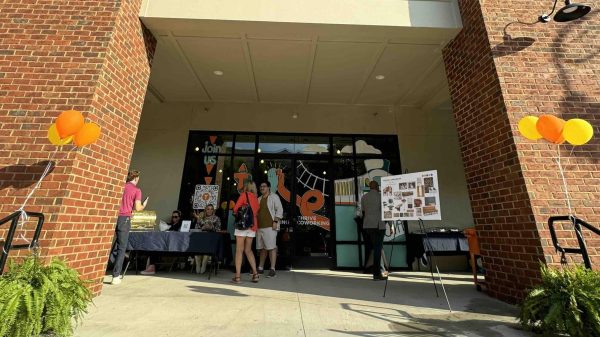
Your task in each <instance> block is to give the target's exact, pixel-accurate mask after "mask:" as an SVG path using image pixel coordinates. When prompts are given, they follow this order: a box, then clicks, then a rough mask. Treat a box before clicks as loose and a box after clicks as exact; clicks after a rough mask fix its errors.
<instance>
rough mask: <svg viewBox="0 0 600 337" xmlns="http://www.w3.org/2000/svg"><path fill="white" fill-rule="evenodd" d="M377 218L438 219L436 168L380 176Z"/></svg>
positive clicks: (440, 212)
mask: <svg viewBox="0 0 600 337" xmlns="http://www.w3.org/2000/svg"><path fill="white" fill-rule="evenodd" d="M381 218H382V219H383V220H385V221H392V220H419V219H422V220H442V211H441V209H440V190H439V185H438V177H437V170H433V171H424V172H416V173H408V174H400V175H395V176H388V177H382V178H381Z"/></svg>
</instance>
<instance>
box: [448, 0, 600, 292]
mask: <svg viewBox="0 0 600 337" xmlns="http://www.w3.org/2000/svg"><path fill="white" fill-rule="evenodd" d="M589 5H591V6H592V7H593V8H596V9H597V8H600V2H599V1H594V2H591V3H589ZM459 6H460V9H461V13H462V18H463V25H464V28H463V30H462V32H461V33H460V34H459V36H458V37H457V38H456V39H454V40H453V41H452V42H451V43H450V44H449V45H448V46H447V48H446V49H445V50H444V60H445V64H446V70H447V73H448V81H449V83H450V87H451V95H452V101H453V106H454V112H455V118H456V123H457V127H458V132H459V137H460V142H461V149H462V155H463V161H464V165H465V172H466V175H467V182H468V187H469V192H470V198H471V203H472V208H473V215H474V218H475V223H476V228H477V231H478V234H479V236H480V241H481V248H482V251H483V252H482V253H483V254H484V255H485V256H486V260H485V266H486V269H487V275H486V280H487V281H488V283H489V288H490V294H492V295H493V296H495V297H498V298H501V299H503V300H506V301H510V302H514V301H517V300H518V299H520V298H521V297H522V295H523V290H524V289H525V288H528V287H530V286H532V285H533V284H535V283H536V282H537V281H538V280H539V273H538V266H539V262H538V261H545V262H547V263H549V264H552V265H559V255H557V254H556V253H555V252H554V249H553V248H552V243H551V241H550V235H549V232H548V229H547V224H546V223H547V219H548V217H549V216H551V215H565V214H567V207H566V199H565V196H564V192H563V189H562V186H561V181H560V176H559V171H558V168H557V165H556V163H555V162H553V157H556V154H557V151H556V147H555V146H552V145H549V144H546V143H544V142H543V141H538V142H532V141H528V140H526V139H524V138H522V137H521V136H520V135H519V134H518V131H517V123H518V121H519V120H520V119H521V118H522V117H524V116H526V115H540V114H544V113H550V114H554V115H557V116H559V117H562V118H564V119H570V118H575V117H579V118H585V119H587V120H589V121H590V122H591V123H592V125H594V127H595V131H596V133H597V134H598V132H599V130H598V127H599V125H600V120H599V119H598V117H596V116H598V112H600V109H599V107H600V104H599V103H600V76H599V75H600V58H599V46H598V44H597V41H598V40H599V37H600V29H598V28H599V25H598V23H599V16H598V15H597V12H592V13H590V14H588V16H587V17H586V18H584V19H583V20H578V21H574V22H571V23H557V22H554V21H552V22H550V23H547V24H541V23H540V24H533V25H532V24H522V23H517V21H521V22H529V23H533V22H535V21H536V19H537V16H539V15H540V14H542V13H544V12H548V11H549V10H550V9H551V7H552V3H551V2H548V3H545V2H537V3H531V2H526V1H512V2H505V1H496V0H494V1H481V2H478V1H472V0H461V1H459ZM523 8H526V10H523ZM559 8H560V4H559ZM504 31H506V34H505V33H504ZM509 35H510V37H509ZM598 144H599V142H598V136H597V137H596V140H593V141H592V143H590V145H586V146H583V147H580V148H577V149H575V151H573V152H572V153H571V149H572V147H571V146H564V147H563V150H562V152H561V155H562V157H563V164H564V168H565V170H566V176H567V179H568V184H569V189H570V192H571V199H572V203H573V205H574V206H575V211H576V214H577V215H579V216H580V217H581V218H584V219H586V220H587V221H588V222H590V223H592V224H594V225H596V226H599V225H600V211H598V207H597V206H598V201H599V200H600V164H599V159H600V153H599V152H600V148H599V146H598ZM568 228H569V226H568V225H567V226H565V228H564V229H565V230H564V231H561V232H560V233H559V236H561V237H564V238H565V239H563V240H561V241H562V243H563V244H565V245H570V246H575V245H576V241H575V240H574V239H573V235H572V232H571V231H567V230H566V229H568ZM588 244H589V246H590V253H591V254H592V255H594V257H593V261H594V264H595V265H596V266H600V251H599V250H600V241H599V240H597V239H595V238H591V237H590V236H589V235H588ZM570 261H571V262H579V261H580V259H579V260H578V259H575V260H570Z"/></svg>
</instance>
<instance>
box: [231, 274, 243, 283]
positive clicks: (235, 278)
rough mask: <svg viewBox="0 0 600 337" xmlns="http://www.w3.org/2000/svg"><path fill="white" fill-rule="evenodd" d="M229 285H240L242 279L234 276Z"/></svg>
mask: <svg viewBox="0 0 600 337" xmlns="http://www.w3.org/2000/svg"><path fill="white" fill-rule="evenodd" d="M231 283H235V284H240V283H242V279H241V277H239V276H234V277H233V278H232V279H231Z"/></svg>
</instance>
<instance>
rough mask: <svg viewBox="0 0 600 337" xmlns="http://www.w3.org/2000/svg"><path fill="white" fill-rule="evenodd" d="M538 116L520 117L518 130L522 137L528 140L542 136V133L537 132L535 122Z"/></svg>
mask: <svg viewBox="0 0 600 337" xmlns="http://www.w3.org/2000/svg"><path fill="white" fill-rule="evenodd" d="M537 121H538V118H537V117H535V116H527V117H523V118H521V120H520V121H519V132H520V133H521V135H523V137H525V138H527V139H530V140H538V139H541V138H542V135H541V134H540V133H539V132H538V130H537V127H536V124H537Z"/></svg>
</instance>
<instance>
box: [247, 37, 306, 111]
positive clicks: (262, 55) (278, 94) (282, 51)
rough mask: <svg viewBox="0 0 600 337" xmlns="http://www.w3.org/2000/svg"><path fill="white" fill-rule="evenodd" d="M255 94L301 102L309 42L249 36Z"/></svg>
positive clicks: (269, 100)
mask: <svg viewBox="0 0 600 337" xmlns="http://www.w3.org/2000/svg"><path fill="white" fill-rule="evenodd" d="M248 45H249V46H250V55H251V56H252V65H253V69H254V77H255V82H256V87H257V90H258V96H259V99H260V101H263V102H304V101H305V100H306V84H307V81H308V77H309V70H310V69H309V65H310V60H311V58H312V53H311V50H312V48H311V43H310V42H301V41H280V40H275V41H273V40H249V41H248Z"/></svg>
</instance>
